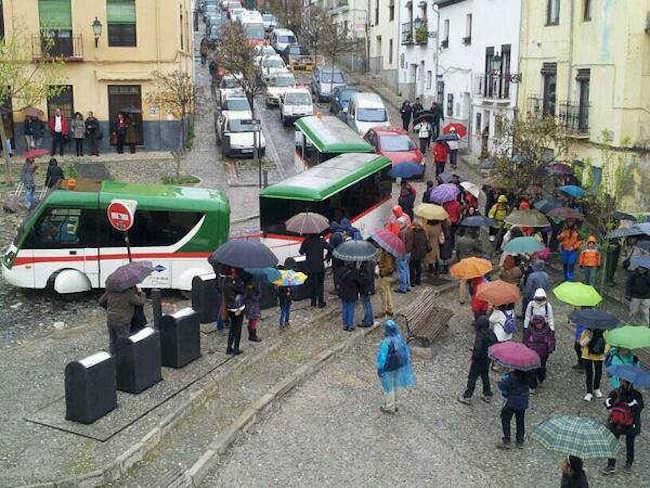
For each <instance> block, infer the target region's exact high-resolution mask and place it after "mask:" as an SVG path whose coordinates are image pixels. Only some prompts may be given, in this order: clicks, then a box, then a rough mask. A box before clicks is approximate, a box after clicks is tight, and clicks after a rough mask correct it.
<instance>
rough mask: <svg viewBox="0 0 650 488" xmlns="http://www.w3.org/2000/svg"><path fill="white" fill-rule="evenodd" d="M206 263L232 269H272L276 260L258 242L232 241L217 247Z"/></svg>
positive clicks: (269, 251) (276, 262) (270, 252)
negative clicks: (222, 265)
mask: <svg viewBox="0 0 650 488" xmlns="http://www.w3.org/2000/svg"><path fill="white" fill-rule="evenodd" d="M208 262H209V263H210V264H211V265H212V266H214V265H215V264H225V265H226V266H231V267H233V268H269V267H270V268H272V267H273V266H276V265H277V264H278V258H277V257H276V255H275V254H273V252H272V251H271V250H270V249H269V248H268V247H266V246H265V245H264V244H262V243H261V242H260V241H255V240H246V239H232V240H230V241H226V243H225V244H223V245H221V246H219V248H218V249H217V250H216V251H214V252H213V253H212V255H211V256H210V257H209V258H208Z"/></svg>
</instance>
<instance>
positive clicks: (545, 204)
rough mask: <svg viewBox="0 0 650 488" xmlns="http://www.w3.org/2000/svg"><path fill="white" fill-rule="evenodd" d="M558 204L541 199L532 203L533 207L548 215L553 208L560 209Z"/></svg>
mask: <svg viewBox="0 0 650 488" xmlns="http://www.w3.org/2000/svg"><path fill="white" fill-rule="evenodd" d="M561 206H562V205H560V203H559V202H557V201H555V200H550V199H543V200H539V201H537V202H535V203H533V207H535V208H536V209H537V210H539V211H540V212H542V213H549V212H550V211H551V210H553V209H554V208H558V207H561Z"/></svg>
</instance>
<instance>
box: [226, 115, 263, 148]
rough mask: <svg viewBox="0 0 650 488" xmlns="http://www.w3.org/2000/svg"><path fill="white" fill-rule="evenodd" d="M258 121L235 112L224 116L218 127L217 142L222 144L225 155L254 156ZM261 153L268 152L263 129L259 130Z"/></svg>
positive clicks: (258, 144) (258, 143)
mask: <svg viewBox="0 0 650 488" xmlns="http://www.w3.org/2000/svg"><path fill="white" fill-rule="evenodd" d="M257 123H258V121H256V120H253V119H251V118H250V117H246V116H242V115H241V112H240V113H235V114H232V115H228V116H226V117H224V118H223V119H222V120H221V122H220V123H219V125H218V127H217V142H218V143H219V144H221V152H222V153H223V154H224V156H228V157H232V156H237V155H239V156H253V155H254V151H255V134H256V130H255V127H256V126H257ZM257 140H258V142H257V147H258V149H259V155H260V156H263V155H264V153H265V152H266V140H265V139H264V135H263V134H262V131H261V130H260V131H257Z"/></svg>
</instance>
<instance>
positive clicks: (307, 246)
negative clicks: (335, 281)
mask: <svg viewBox="0 0 650 488" xmlns="http://www.w3.org/2000/svg"><path fill="white" fill-rule="evenodd" d="M298 252H299V253H300V254H301V255H303V256H305V265H306V266H305V272H306V273H307V276H308V278H307V282H308V284H309V289H310V291H311V295H310V296H311V306H312V307H316V306H318V307H319V308H324V307H325V306H326V303H325V289H324V285H325V261H329V260H330V259H331V252H332V248H331V246H330V245H329V244H328V243H327V241H326V240H325V238H323V236H322V235H320V234H309V235H307V238H306V239H305V240H304V241H302V244H301V245H300V249H299V251H298Z"/></svg>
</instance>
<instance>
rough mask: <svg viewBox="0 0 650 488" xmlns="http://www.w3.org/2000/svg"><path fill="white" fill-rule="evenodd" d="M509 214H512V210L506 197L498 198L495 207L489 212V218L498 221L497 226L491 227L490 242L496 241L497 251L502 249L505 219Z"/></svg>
mask: <svg viewBox="0 0 650 488" xmlns="http://www.w3.org/2000/svg"><path fill="white" fill-rule="evenodd" d="M509 213H510V209H509V208H508V197H506V196H505V195H499V198H497V202H496V203H495V204H494V205H492V208H490V210H489V212H488V217H490V218H491V219H494V220H496V226H495V227H490V234H491V235H490V240H491V241H494V248H495V249H500V248H501V241H502V240H503V234H504V227H505V219H506V217H507V215H508V214H509ZM495 234H496V235H495Z"/></svg>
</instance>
